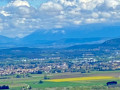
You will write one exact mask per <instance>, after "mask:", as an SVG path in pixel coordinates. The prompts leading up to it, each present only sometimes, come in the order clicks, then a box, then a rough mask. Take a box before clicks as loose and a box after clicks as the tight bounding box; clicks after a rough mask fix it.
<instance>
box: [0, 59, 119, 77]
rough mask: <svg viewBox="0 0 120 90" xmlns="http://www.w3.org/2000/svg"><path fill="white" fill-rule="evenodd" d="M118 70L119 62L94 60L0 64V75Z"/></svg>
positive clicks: (33, 61) (56, 60)
mask: <svg viewBox="0 0 120 90" xmlns="http://www.w3.org/2000/svg"><path fill="white" fill-rule="evenodd" d="M119 69H120V60H109V61H99V60H97V59H95V58H80V59H73V60H72V59H68V60H62V59H60V58H58V57H56V58H50V59H49V60H45V59H27V60H26V59H23V60H21V61H14V62H11V61H9V62H7V63H4V62H1V64H0V75H1V76H4V75H14V74H28V73H30V74H43V73H46V74H47V73H65V72H80V73H90V72H91V71H114V70H119Z"/></svg>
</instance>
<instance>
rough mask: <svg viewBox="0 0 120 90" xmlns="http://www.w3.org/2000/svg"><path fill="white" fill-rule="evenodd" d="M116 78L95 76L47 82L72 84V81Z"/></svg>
mask: <svg viewBox="0 0 120 90" xmlns="http://www.w3.org/2000/svg"><path fill="white" fill-rule="evenodd" d="M114 78H115V77H111V76H95V77H77V78H64V79H51V80H46V81H50V82H72V81H88V80H107V79H114Z"/></svg>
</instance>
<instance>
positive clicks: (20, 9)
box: [0, 0, 120, 37]
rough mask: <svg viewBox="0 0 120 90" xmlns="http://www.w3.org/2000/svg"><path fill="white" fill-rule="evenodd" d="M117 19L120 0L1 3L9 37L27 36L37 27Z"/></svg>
mask: <svg viewBox="0 0 120 90" xmlns="http://www.w3.org/2000/svg"><path fill="white" fill-rule="evenodd" d="M39 3H40V2H39ZM116 22H118V23H119V22H120V1H119V0H49V1H47V2H42V4H41V5H40V6H39V7H38V8H36V7H34V5H31V4H30V2H29V0H11V1H10V2H9V3H8V4H7V5H5V6H0V34H1V35H5V36H8V37H24V36H26V35H28V34H30V33H32V32H34V31H35V30H37V29H46V30H49V29H53V28H56V29H59V28H64V27H69V26H76V25H77V26H78V25H84V24H92V23H116Z"/></svg>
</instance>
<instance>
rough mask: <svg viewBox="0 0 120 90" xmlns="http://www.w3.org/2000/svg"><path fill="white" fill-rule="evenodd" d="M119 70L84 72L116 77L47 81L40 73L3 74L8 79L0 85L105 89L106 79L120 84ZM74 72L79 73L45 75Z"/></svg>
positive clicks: (17, 88)
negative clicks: (19, 76)
mask: <svg viewBox="0 0 120 90" xmlns="http://www.w3.org/2000/svg"><path fill="white" fill-rule="evenodd" d="M119 72H120V71H101V72H91V73H88V74H86V75H88V76H96V75H101V76H104V75H105V76H106V75H110V76H114V75H118V77H116V76H115V78H114V79H106V80H89V81H70V82H48V81H45V80H44V79H43V78H44V75H40V74H30V76H31V77H25V78H15V77H14V76H4V77H9V79H0V85H9V86H10V90H22V89H21V88H22V87H24V88H27V87H28V86H31V87H32V90H46V88H47V90H62V89H63V88H64V89H65V90H91V89H93V90H100V89H103V90H104V89H105V90H107V89H108V87H107V86H106V83H107V82H108V81H113V80H115V81H117V82H118V84H120V79H119ZM76 74H80V73H60V74H48V75H47V76H48V77H49V78H50V79H51V78H53V77H59V76H62V75H63V76H65V75H67V76H69V75H73V76H74V75H76ZM40 80H42V81H43V83H39V81H40ZM98 88H100V89H98ZM111 90H112V89H111ZM116 90H117V89H116ZM118 90H119V89H118Z"/></svg>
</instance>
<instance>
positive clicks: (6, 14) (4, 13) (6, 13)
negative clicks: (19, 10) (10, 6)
mask: <svg viewBox="0 0 120 90" xmlns="http://www.w3.org/2000/svg"><path fill="white" fill-rule="evenodd" d="M0 13H1V14H2V15H4V16H10V14H9V13H8V12H6V11H1V12H0Z"/></svg>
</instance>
